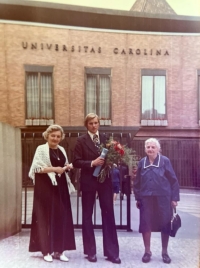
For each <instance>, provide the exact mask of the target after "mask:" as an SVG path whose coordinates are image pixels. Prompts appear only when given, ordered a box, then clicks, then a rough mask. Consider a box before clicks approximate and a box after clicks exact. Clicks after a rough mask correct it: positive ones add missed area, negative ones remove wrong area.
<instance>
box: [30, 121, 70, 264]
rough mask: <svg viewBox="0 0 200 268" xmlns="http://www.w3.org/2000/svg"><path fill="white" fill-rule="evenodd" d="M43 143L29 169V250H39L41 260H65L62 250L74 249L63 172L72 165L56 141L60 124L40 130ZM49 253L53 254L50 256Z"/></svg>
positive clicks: (68, 201) (66, 185) (60, 130)
mask: <svg viewBox="0 0 200 268" xmlns="http://www.w3.org/2000/svg"><path fill="white" fill-rule="evenodd" d="M43 137H44V139H45V140H47V143H46V144H43V145H40V146H38V147H37V149H36V152H35V155H34V158H33V162H32V165H31V168H30V171H29V177H30V178H32V179H33V181H34V183H35V187H34V201H33V214H32V226H31V237H30V244H29V251H30V252H36V251H41V252H42V254H43V256H44V260H45V261H47V262H52V261H53V257H54V258H56V259H60V260H61V261H65V262H66V261H69V259H68V258H67V256H66V255H65V253H64V251H65V250H73V249H75V239H74V229H73V222H72V211H71V203H70V197H69V190H68V184H67V175H66V173H65V172H67V171H69V170H70V169H71V168H72V165H70V164H68V159H67V155H66V152H65V150H64V148H63V147H61V146H59V142H60V141H61V140H62V139H64V137H65V135H64V132H63V129H62V127H60V126H59V125H51V126H49V127H48V128H47V130H46V131H45V132H44V133H43ZM52 253H54V255H53V257H52V255H51V254H52Z"/></svg>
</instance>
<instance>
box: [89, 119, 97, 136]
mask: <svg viewBox="0 0 200 268" xmlns="http://www.w3.org/2000/svg"><path fill="white" fill-rule="evenodd" d="M87 129H88V130H89V131H90V132H91V133H92V134H95V133H96V132H97V130H98V129H99V122H98V119H97V117H95V118H93V119H91V120H89V121H88V123H87Z"/></svg>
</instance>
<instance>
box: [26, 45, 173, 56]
mask: <svg viewBox="0 0 200 268" xmlns="http://www.w3.org/2000/svg"><path fill="white" fill-rule="evenodd" d="M22 48H23V49H24V50H25V49H31V50H50V51H57V52H59V51H64V52H74V53H76V52H78V53H91V54H100V53H102V51H103V49H102V48H101V47H93V46H75V45H73V46H67V45H63V44H62V45H60V44H51V43H29V42H22ZM111 53H113V54H115V55H120V54H121V55H138V56H139V55H144V56H148V55H149V56H152V55H156V56H159V55H163V56H169V51H168V50H167V49H160V48H159V49H146V48H126V49H125V48H118V47H115V48H113V49H112V50H111Z"/></svg>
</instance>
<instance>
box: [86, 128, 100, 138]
mask: <svg viewBox="0 0 200 268" xmlns="http://www.w3.org/2000/svg"><path fill="white" fill-rule="evenodd" d="M88 134H89V136H90V138H91V139H92V140H93V136H94V135H97V136H98V139H99V131H98V130H97V132H96V133H91V132H90V131H89V130H88Z"/></svg>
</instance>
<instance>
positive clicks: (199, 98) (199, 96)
mask: <svg viewBox="0 0 200 268" xmlns="http://www.w3.org/2000/svg"><path fill="white" fill-rule="evenodd" d="M197 76H198V77H197V79H198V101H199V125H200V70H198V71H197Z"/></svg>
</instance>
